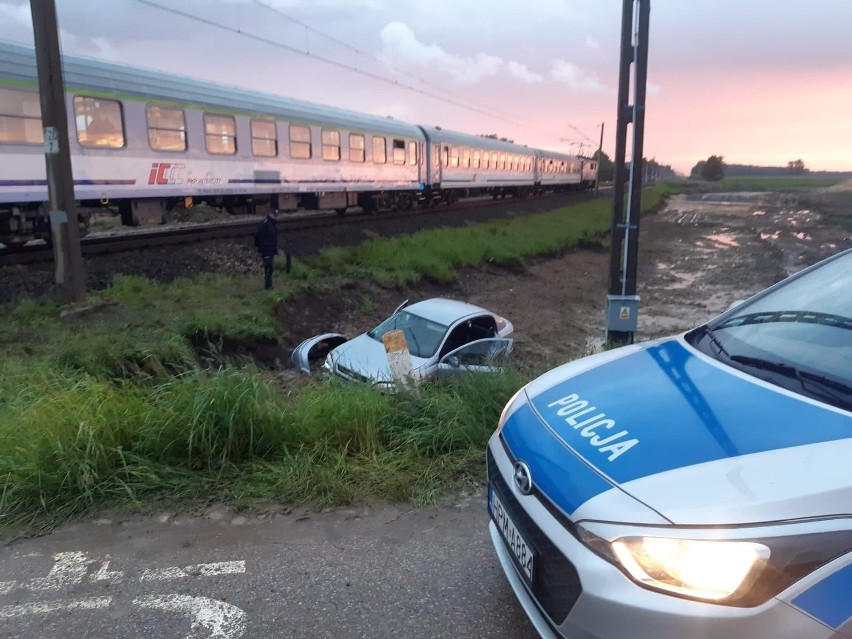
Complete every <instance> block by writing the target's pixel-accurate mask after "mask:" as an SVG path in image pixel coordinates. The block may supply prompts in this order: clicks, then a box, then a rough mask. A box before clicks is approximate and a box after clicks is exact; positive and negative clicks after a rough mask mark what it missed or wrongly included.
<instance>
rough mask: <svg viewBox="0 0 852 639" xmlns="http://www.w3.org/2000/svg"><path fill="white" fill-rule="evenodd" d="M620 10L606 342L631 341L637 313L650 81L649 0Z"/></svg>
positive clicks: (629, 2)
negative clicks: (630, 127) (629, 149)
mask: <svg viewBox="0 0 852 639" xmlns="http://www.w3.org/2000/svg"><path fill="white" fill-rule="evenodd" d="M637 10H638V15H637V14H636V11H637ZM622 11H623V13H622V18H621V64H620V69H619V77H618V124H617V130H616V135H615V188H614V191H615V195H614V202H613V214H612V248H611V254H610V258H611V259H610V287H609V295H607V334H606V338H607V341H608V342H611V343H615V344H632V343H633V336H634V334H635V333H636V325H637V316H638V313H639V296H638V295H636V270H637V265H638V260H639V211H640V205H641V196H642V147H643V142H644V135H645V90H646V84H647V80H648V32H649V26H650V15H651V0H624V7H623V10H622ZM634 27H635V32H634ZM634 35H635V37H634ZM631 66H632V67H633V73H634V77H633V79H634V82H633V91H634V94H635V95H634V101H633V105H631V104H630V103H629V102H628V93H629V92H630V70H631ZM631 123H632V124H633V149H632V153H631V158H632V160H631V163H630V190H629V195H628V198H627V215H626V216H625V215H624V182H625V179H624V172H625V158H626V155H627V153H626V148H627V127H628V125H629V124H631Z"/></svg>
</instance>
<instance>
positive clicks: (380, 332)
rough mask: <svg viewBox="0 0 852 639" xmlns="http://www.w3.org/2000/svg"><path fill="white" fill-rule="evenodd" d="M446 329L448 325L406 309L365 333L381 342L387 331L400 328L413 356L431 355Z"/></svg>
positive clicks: (439, 343)
mask: <svg viewBox="0 0 852 639" xmlns="http://www.w3.org/2000/svg"><path fill="white" fill-rule="evenodd" d="M448 329H449V326H444V325H443V324H438V323H437V322H432V321H430V320H427V319H423V318H422V317H419V316H417V315H414V314H412V313H409V312H408V311H399V312H398V313H395V314H393V315H391V316H390V317H389V318H387V319H386V320H385V321H384V322H382V323H381V324H379V325H378V326H377V327H376V328H374V329H373V330H371V331H369V332H368V333H367V335H369V336H370V337H372V338H373V339H374V340H376V341H377V342H381V341H382V337H383V336H384V334H385V333H387V332H388V331H393V330H401V331H403V332H404V333H405V341H406V343H407V344H408V350H409V352H410V353H411V354H412V355H413V356H414V357H431V356H432V355H434V354H435V351H437V350H438V347H439V346H440V345H441V340H442V339H443V338H444V335H446V333H447V330H448Z"/></svg>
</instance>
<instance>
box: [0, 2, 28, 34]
mask: <svg viewBox="0 0 852 639" xmlns="http://www.w3.org/2000/svg"><path fill="white" fill-rule="evenodd" d="M0 25H2V26H0V37H2V38H3V39H19V38H20V35H21V33H25V34H32V32H33V21H32V13H31V12H30V6H29V4H9V3H8V2H0ZM24 28H26V30H24Z"/></svg>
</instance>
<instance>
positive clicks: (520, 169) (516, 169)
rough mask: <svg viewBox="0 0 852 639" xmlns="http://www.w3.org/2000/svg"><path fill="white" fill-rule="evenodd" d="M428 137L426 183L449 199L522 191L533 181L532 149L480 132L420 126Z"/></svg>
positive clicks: (527, 191) (533, 157) (519, 193)
mask: <svg viewBox="0 0 852 639" xmlns="http://www.w3.org/2000/svg"><path fill="white" fill-rule="evenodd" d="M421 129H422V130H423V133H424V135H425V137H426V140H427V152H426V157H427V161H428V169H429V170H428V180H429V181H428V182H427V187H428V188H430V189H431V191H432V192H433V193H442V194H443V198H444V199H446V198H447V197H448V195H447V194H448V193H449V194H450V195H449V197H450V199H452V198H453V197H456V196H458V195H460V194H464V195H470V196H475V195H492V196H495V197H496V196H505V195H525V194H527V193H530V192H531V191H532V187H533V182H534V173H533V165H534V159H535V155H534V151H533V150H532V149H529V148H527V147H525V146H521V145H519V144H514V143H511V142H506V141H503V140H495V139H493V138H487V137H483V136H476V135H468V134H465V133H457V132H455V131H445V130H443V129H441V128H439V127H421Z"/></svg>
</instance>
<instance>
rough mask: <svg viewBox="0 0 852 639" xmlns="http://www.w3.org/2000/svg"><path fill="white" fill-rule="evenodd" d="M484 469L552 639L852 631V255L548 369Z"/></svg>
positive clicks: (502, 540)
mask: <svg viewBox="0 0 852 639" xmlns="http://www.w3.org/2000/svg"><path fill="white" fill-rule="evenodd" d="M487 458H488V473H489V491H488V508H489V513H490V515H491V522H490V525H489V529H490V533H491V538H492V541H493V543H494V547H495V549H496V551H497V555H498V557H499V560H500V563H501V564H502V566H503V569H504V571H505V573H506V576H507V577H508V579H509V582H510V583H511V586H512V588H513V589H514V591H515V593H516V595H517V597H518V599H519V600H520V602H521V604H522V606H523V608H524V609H525V611H526V613H527V615H528V616H529V617H530V619H531V620H532V622H533V624H534V626H535V628H536V629H537V630H538V632H539V634H540V635H541V636H542V637H545V638H553V639H556V638H559V637H564V638H567V639H592V638H598V639H665V638H677V639H683V638H687V637H689V638H701V639H745V638H748V639H763V638H766V639H770V638H771V639H779V638H782V637H790V638H795V639H827V638H835V639H839V638H841V637H843V638H846V637H852V250H850V251H846V252H844V253H840V254H838V255H836V256H834V257H832V258H830V259H828V260H825V261H824V262H822V263H820V264H818V265H816V266H813V267H811V268H809V269H806V270H805V271H802V272H801V273H798V274H796V275H794V276H792V277H790V278H788V279H787V280H784V281H783V282H781V283H779V284H776V285H775V286H773V287H771V288H769V289H767V290H766V291H764V292H762V293H760V294H758V295H757V296H755V297H753V298H751V299H750V300H748V301H746V302H744V303H742V304H739V305H737V306H736V307H734V308H732V309H729V310H728V311H727V312H726V313H724V314H723V315H721V316H719V317H718V318H716V319H714V320H713V321H711V322H709V323H708V324H706V325H704V326H701V327H699V328H697V329H695V330H692V331H690V332H687V333H685V334H683V335H680V336H677V337H672V338H667V339H662V340H656V341H651V342H646V343H642V344H637V345H632V346H628V347H624V348H620V349H616V350H611V351H607V352H604V353H600V354H597V355H593V356H591V357H587V358H585V359H581V360H578V361H575V362H571V363H569V364H566V365H564V366H562V367H560V368H557V369H555V370H552V371H550V372H548V373H546V374H545V375H543V376H542V377H540V378H538V379H536V380H534V381H533V382H531V383H530V384H528V385H527V386H526V387H524V388H522V389H521V390H520V391H519V392H518V393H517V394H516V395H515V397H514V398H513V399H512V400H511V401H510V402H509V404H508V405H507V406H506V408H505V409H504V412H503V415H502V416H501V418H500V421H499V425H498V428H497V431H496V432H495V433H494V435H493V436H492V438H491V439H490V441H489V444H488V451H487Z"/></svg>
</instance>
